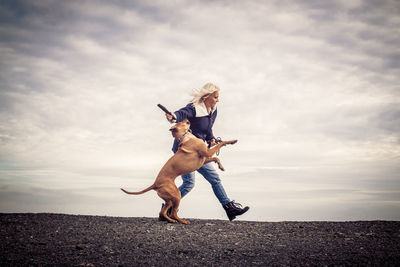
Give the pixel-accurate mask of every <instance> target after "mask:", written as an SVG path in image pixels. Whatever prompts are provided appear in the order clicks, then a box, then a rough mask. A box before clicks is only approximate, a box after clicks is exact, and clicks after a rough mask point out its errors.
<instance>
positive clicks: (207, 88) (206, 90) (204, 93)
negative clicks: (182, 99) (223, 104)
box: [191, 83, 219, 104]
mask: <svg viewBox="0 0 400 267" xmlns="http://www.w3.org/2000/svg"><path fill="white" fill-rule="evenodd" d="M216 91H219V87H218V86H216V85H215V84H213V83H206V84H205V85H204V86H203V87H202V88H200V89H197V90H194V91H193V93H191V95H192V96H193V99H192V101H191V102H192V103H194V104H199V103H202V102H204V100H205V99H206V98H207V97H208V96H209V95H211V94H212V93H214V92H216Z"/></svg>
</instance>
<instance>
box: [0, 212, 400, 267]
mask: <svg viewBox="0 0 400 267" xmlns="http://www.w3.org/2000/svg"><path fill="white" fill-rule="evenodd" d="M190 221H191V224H190V225H182V224H170V223H166V222H159V221H158V220H157V218H120V217H101V216H80V215H79V216H75V215H63V214H0V241H1V242H0V251H1V253H0V266H21V265H22V266H27V265H30V266H42V265H65V266H71V265H72V266H149V265H150V266H167V265H168V266H174V265H175V266H230V265H231V266H252V265H261V266H276V265H279V266H282V265H291V266H293V265H294V266H299V265H301V266H305V265H313V266H324V265H334V266H337V265H346V266H347V265H359V266H365V265H368V266H371V265H372V266H396V265H397V266H399V265H400V222H399V221H395V222H392V221H359V222H246V221H234V222H229V221H221V220H195V219H191V220H190Z"/></svg>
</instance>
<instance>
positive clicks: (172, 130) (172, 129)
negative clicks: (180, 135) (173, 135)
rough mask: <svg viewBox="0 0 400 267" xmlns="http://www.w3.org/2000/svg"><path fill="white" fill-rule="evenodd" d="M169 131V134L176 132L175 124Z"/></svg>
mask: <svg viewBox="0 0 400 267" xmlns="http://www.w3.org/2000/svg"><path fill="white" fill-rule="evenodd" d="M169 130H170V131H171V132H175V131H177V130H178V129H177V128H176V124H175V125H174V126H172V127H171V128H170V129H169Z"/></svg>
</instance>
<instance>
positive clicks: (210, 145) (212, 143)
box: [208, 138, 217, 147]
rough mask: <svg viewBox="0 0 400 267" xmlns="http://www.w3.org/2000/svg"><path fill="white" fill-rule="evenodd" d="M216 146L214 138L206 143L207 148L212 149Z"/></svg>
mask: <svg viewBox="0 0 400 267" xmlns="http://www.w3.org/2000/svg"><path fill="white" fill-rule="evenodd" d="M216 144H217V140H215V138H213V139H211V140H209V141H208V147H213V146H215V145H216Z"/></svg>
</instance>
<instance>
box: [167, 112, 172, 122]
mask: <svg viewBox="0 0 400 267" xmlns="http://www.w3.org/2000/svg"><path fill="white" fill-rule="evenodd" d="M165 117H166V118H167V120H168V121H169V122H171V121H172V120H173V119H174V116H172V115H171V114H168V113H165Z"/></svg>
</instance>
